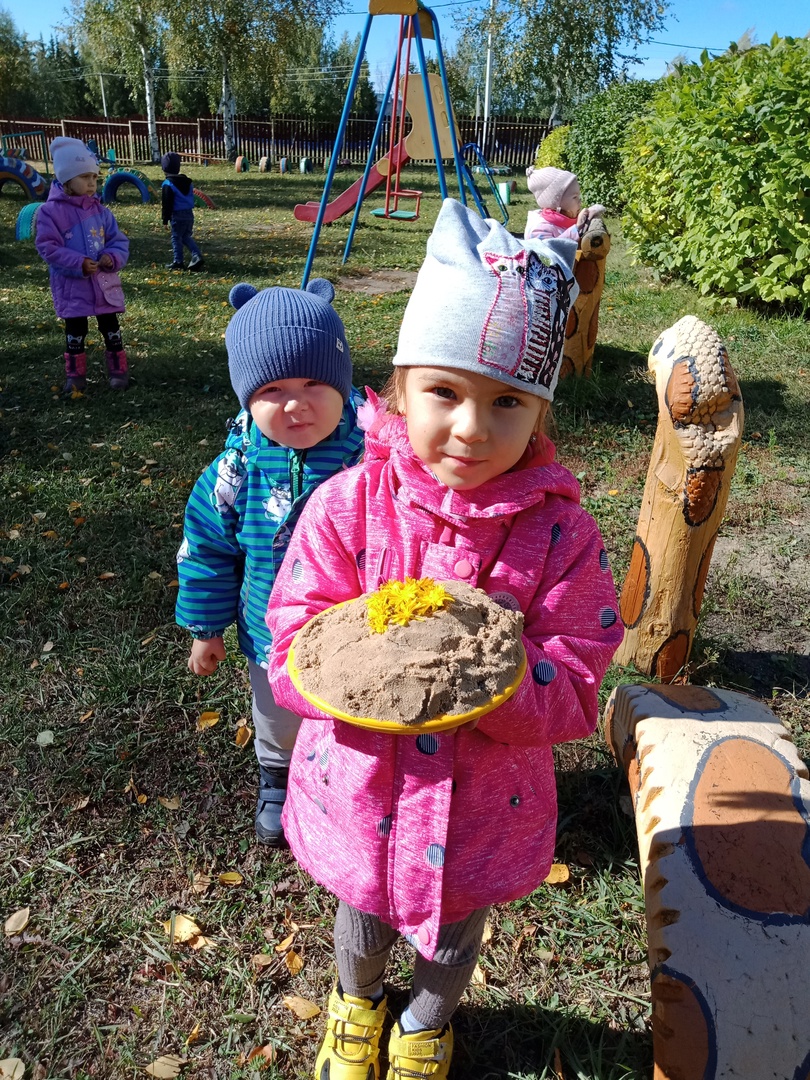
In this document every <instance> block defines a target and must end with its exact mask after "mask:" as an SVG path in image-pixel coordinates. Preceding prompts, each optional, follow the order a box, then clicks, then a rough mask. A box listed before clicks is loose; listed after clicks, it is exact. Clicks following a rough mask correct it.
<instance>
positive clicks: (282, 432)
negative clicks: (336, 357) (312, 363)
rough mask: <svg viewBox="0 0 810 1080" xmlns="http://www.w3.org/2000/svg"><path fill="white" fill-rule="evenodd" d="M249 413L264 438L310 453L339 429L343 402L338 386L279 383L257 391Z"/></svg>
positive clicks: (304, 381)
mask: <svg viewBox="0 0 810 1080" xmlns="http://www.w3.org/2000/svg"><path fill="white" fill-rule="evenodd" d="M248 409H249V410H250V415H251V416H252V417H253V420H254V422H255V424H256V426H257V427H258V429H259V431H261V433H262V435H265V436H266V437H267V438H268V439H271V440H272V441H273V442H275V443H278V444H279V446H289V447H291V448H292V449H293V450H306V449H308V448H309V447H310V446H315V444H316V443H319V442H323V440H324V439H327V438H328V437H329V436H330V435H331V434H332V432H333V431H334V430H335V428H336V427H337V426H338V424H339V423H340V418H341V416H342V415H343V398H342V396H341V395H340V394H339V393H338V391H337V390H335V388H334V386H327V384H326V383H322V382H317V381H316V380H315V379H277V380H276V381H275V382H271V383H268V384H267V385H266V386H263V387H262V388H261V389H260V390H257V391H256V393H255V394H254V395H253V396H252V397H251V399H250V401H249V402H248Z"/></svg>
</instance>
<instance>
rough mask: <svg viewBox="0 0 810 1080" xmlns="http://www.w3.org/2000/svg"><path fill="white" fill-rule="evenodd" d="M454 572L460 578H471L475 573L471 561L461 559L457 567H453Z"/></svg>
mask: <svg viewBox="0 0 810 1080" xmlns="http://www.w3.org/2000/svg"><path fill="white" fill-rule="evenodd" d="M453 570H454V571H455V573H457V574H458V576H459V577H462V578H465V577H470V576H471V575H472V572H473V565H472V563H471V562H470V561H469V559H459V560H458V562H457V563H456V565H455V566H454V567H453Z"/></svg>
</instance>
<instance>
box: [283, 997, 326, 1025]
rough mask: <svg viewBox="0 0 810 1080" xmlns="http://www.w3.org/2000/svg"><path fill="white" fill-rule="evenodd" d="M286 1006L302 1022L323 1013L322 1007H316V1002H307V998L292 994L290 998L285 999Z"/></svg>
mask: <svg viewBox="0 0 810 1080" xmlns="http://www.w3.org/2000/svg"><path fill="white" fill-rule="evenodd" d="M283 1001H284V1004H285V1005H286V1006H287V1008H288V1009H289V1010H290V1012H294V1013H295V1015H296V1016H297V1017H298V1018H299V1019H301V1020H309V1019H310V1018H311V1017H313V1016H317V1015H318V1013H319V1012H320V1011H321V1009H320V1006H319V1005H316V1004H315V1002H314V1001H307V999H306V998H302V997H298V996H297V995H296V994H291V995H290V996H289V997H285V998H284V999H283Z"/></svg>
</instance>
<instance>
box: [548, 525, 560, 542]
mask: <svg viewBox="0 0 810 1080" xmlns="http://www.w3.org/2000/svg"><path fill="white" fill-rule="evenodd" d="M561 536H562V529H561V528H560V525H559V522H555V524H554V525H552V526H551V542H552V544H559V542H560V537H561Z"/></svg>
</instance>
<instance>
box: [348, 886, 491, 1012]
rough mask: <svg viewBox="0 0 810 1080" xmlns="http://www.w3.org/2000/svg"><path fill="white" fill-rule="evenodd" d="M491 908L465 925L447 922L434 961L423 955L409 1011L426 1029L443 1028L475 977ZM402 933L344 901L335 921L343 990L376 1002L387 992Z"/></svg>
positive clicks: (476, 913) (415, 968)
mask: <svg viewBox="0 0 810 1080" xmlns="http://www.w3.org/2000/svg"><path fill="white" fill-rule="evenodd" d="M488 913H489V908H488V907H485V908H479V909H478V911H474V912H473V913H472V915H468V916H467V918H466V919H462V920H461V921H460V922H455V923H445V925H444V926H442V927H441V929H440V930H439V942H438V945H437V947H436V953H435V955H434V957H433V959H432V960H425V958H424V957H423V956H422V955H421V954H420V953H418V952H417V954H416V959H415V960H414V965H413V986H412V987H411V999H410V1003H409V1007H410V1010H411V1013H412V1014H413V1016H414V1017H415V1018H416V1019H417V1020H418V1021H419V1023H420V1024H421V1025H422V1028H423V1030H425V1031H429V1030H433V1029H435V1028H443V1027H444V1025H445V1024H446V1023H447V1022H448V1020H449V1019H450V1017H451V1016H452V1015H453V1013H454V1012H455V1011H456V1007H457V1006H458V1003H459V1001H460V1000H461V995H462V994H463V993H464V991H465V989H466V988H467V986H468V984H469V982H470V979H471V978H472V974H473V971H475V965H476V963H477V961H478V954H479V952H480V951H481V939H482V938H483V936H484V924H485V923H486V919H487V915H488ZM398 937H399V932H398V931H396V930H394V928H393V927H391V926H388V925H387V924H386V923H384V922H383V921H382V920H381V919H379V918H378V917H377V916H376V915H366V914H364V913H363V912H362V911H358V910H357V909H356V908H353V907H350V906H349V905H348V904H344V903H343V901H342V900H341V902H340V904H339V905H338V909H337V915H336V917H335V956H336V958H337V969H338V978H339V980H340V986H341V989H342V990H343V991H344V993H347V994H351V995H352V997H363V998H368V997H373V996H374V995H375V994H376V993H379V991H380V990H381V988H382V977H383V972H384V970H385V965H386V962H387V961H388V956H389V954H390V952H391V949H392V948H393V946H394V942H395V941H396V940H397V938H398Z"/></svg>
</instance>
